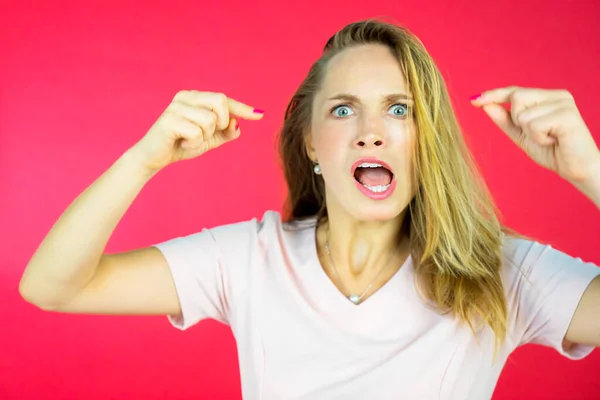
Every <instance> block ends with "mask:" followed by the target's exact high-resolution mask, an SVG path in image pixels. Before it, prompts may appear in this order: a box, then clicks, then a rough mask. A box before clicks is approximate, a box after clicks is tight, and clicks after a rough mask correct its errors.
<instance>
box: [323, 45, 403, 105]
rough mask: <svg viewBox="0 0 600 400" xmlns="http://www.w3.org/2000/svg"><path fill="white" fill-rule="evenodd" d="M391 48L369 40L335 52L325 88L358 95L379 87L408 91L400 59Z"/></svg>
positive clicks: (380, 89)
mask: <svg viewBox="0 0 600 400" xmlns="http://www.w3.org/2000/svg"><path fill="white" fill-rule="evenodd" d="M392 51H393V50H391V49H390V48H388V47H387V46H384V45H378V44H368V45H360V46H356V47H352V48H348V49H345V50H343V51H342V52H340V53H339V54H337V55H335V56H334V57H333V58H332V59H331V61H330V62H329V65H328V67H327V71H326V73H325V77H324V80H323V84H322V86H321V92H324V93H327V94H330V93H332V92H336V91H344V92H352V93H353V94H356V95H358V96H361V95H368V94H369V93H370V94H373V93H376V92H377V91H383V92H389V91H400V92H406V80H405V78H404V74H403V72H402V68H401V66H400V62H399V61H398V58H397V57H396V55H395V54H393V52H392Z"/></svg>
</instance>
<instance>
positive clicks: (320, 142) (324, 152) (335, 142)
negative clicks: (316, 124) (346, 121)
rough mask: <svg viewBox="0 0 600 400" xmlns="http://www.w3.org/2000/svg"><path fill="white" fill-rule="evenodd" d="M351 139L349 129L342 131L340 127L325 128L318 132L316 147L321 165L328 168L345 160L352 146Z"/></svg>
mask: <svg viewBox="0 0 600 400" xmlns="http://www.w3.org/2000/svg"><path fill="white" fill-rule="evenodd" d="M349 137H351V134H350V132H349V129H348V128H346V129H342V128H340V126H339V125H338V126H329V127H323V129H321V130H320V131H318V132H316V135H315V140H314V145H315V150H316V153H317V156H318V158H319V163H321V164H323V165H325V166H326V165H329V164H335V163H338V162H340V161H342V160H344V157H345V155H347V150H348V146H349V145H350V143H349V141H348V138H349Z"/></svg>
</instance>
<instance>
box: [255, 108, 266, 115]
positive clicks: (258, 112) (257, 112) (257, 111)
mask: <svg viewBox="0 0 600 400" xmlns="http://www.w3.org/2000/svg"><path fill="white" fill-rule="evenodd" d="M254 112H255V113H256V114H264V113H265V112H264V111H263V110H259V109H258V108H255V109H254Z"/></svg>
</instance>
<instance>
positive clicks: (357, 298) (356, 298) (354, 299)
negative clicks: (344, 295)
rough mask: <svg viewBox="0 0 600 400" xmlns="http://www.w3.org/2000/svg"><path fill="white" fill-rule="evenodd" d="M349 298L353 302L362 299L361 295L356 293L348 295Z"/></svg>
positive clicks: (355, 302)
mask: <svg viewBox="0 0 600 400" xmlns="http://www.w3.org/2000/svg"><path fill="white" fill-rule="evenodd" d="M348 300H350V301H351V302H353V303H354V304H357V303H358V301H359V300H360V297H358V296H357V295H355V294H351V295H350V296H348Z"/></svg>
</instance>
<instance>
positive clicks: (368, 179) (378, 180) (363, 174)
mask: <svg viewBox="0 0 600 400" xmlns="http://www.w3.org/2000/svg"><path fill="white" fill-rule="evenodd" d="M354 179H355V180H356V182H357V183H359V184H360V185H362V186H363V187H365V188H366V189H368V190H369V191H370V192H373V193H384V192H385V191H386V190H388V189H389V188H390V186H391V185H392V182H393V180H394V174H393V173H392V171H391V168H390V167H389V166H388V165H387V164H385V163H384V162H382V161H379V160H377V161H375V160H372V161H363V160H361V161H360V162H358V163H356V164H355V165H354Z"/></svg>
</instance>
